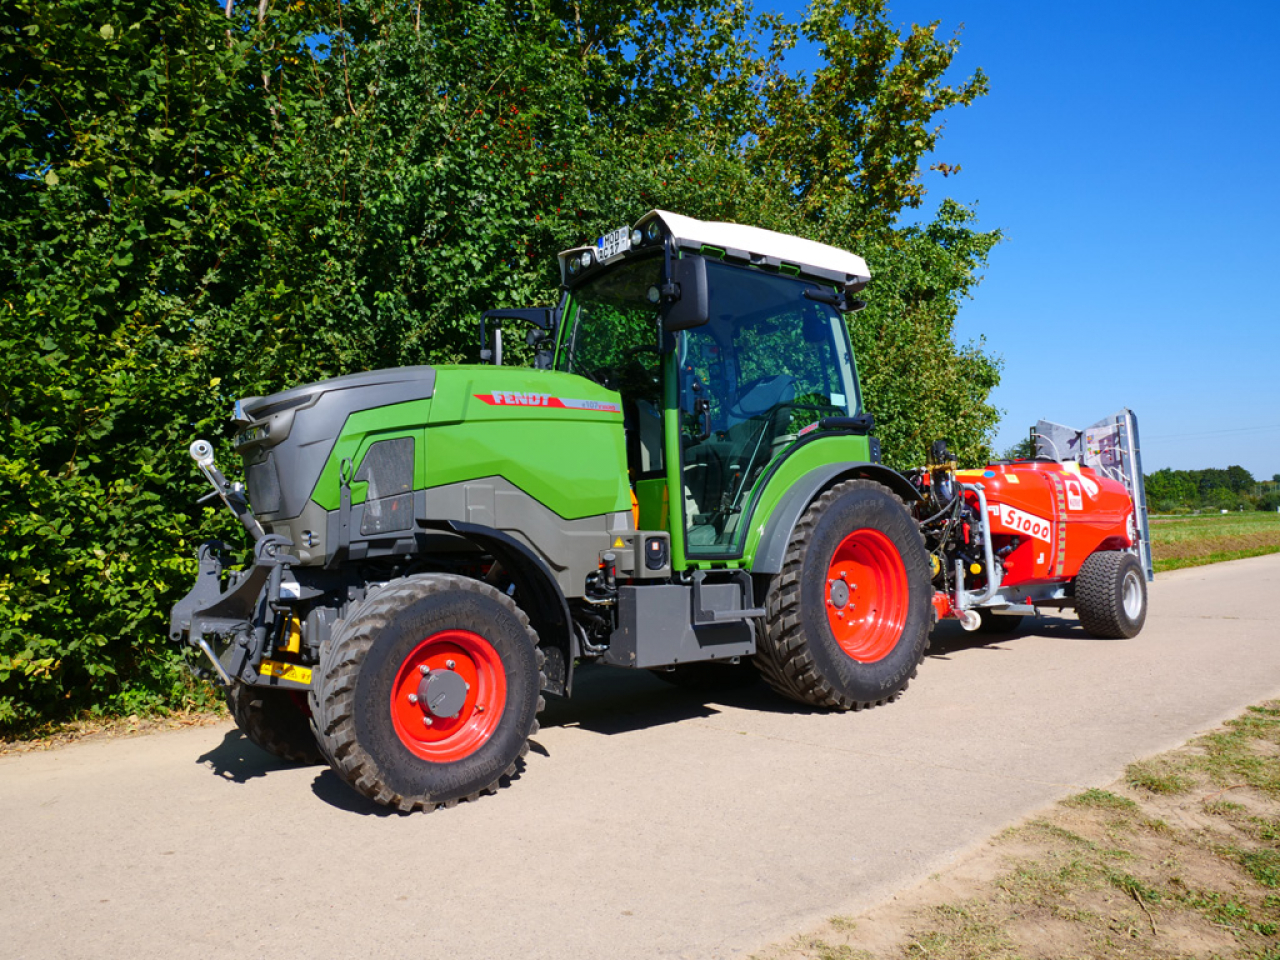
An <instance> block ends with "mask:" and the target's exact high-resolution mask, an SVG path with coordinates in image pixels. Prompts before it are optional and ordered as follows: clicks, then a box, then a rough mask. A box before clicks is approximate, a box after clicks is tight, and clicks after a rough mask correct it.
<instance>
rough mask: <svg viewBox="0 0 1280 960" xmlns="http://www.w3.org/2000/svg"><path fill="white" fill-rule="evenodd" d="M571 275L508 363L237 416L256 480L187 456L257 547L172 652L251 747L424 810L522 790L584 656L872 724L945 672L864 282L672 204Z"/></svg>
mask: <svg viewBox="0 0 1280 960" xmlns="http://www.w3.org/2000/svg"><path fill="white" fill-rule="evenodd" d="M560 267H561V276H562V297H561V300H560V303H559V306H558V307H556V308H554V309H526V310H500V311H490V312H489V313H487V314H485V316H484V319H483V321H482V323H481V341H482V346H483V347H484V349H483V350H482V354H481V356H482V358H483V359H484V360H486V361H487V362H486V363H483V364H480V365H473V366H440V367H425V366H423V367H404V368H399V369H392V370H375V371H370V372H366V373H359V374H354V375H351V376H345V377H339V378H336V379H333V380H327V381H324V382H321V383H316V384H310V385H307V386H301V387H296V388H294V389H291V390H286V391H284V392H282V393H277V394H273V395H272V396H268V397H248V398H245V399H242V400H240V401H239V402H238V403H237V404H236V407H235V423H236V436H235V447H236V450H237V452H238V453H239V455H240V457H241V458H242V460H243V463H244V476H245V483H244V484H243V485H242V484H240V483H230V482H228V481H227V480H226V478H225V477H224V476H223V474H222V473H221V472H220V471H219V469H218V467H217V466H216V465H215V463H214V458H213V452H212V447H211V446H210V445H209V444H208V443H206V442H204V441H198V442H196V443H195V444H193V445H192V449H191V453H192V456H193V457H194V458H195V460H196V461H197V464H198V465H199V467H200V469H201V470H202V471H203V472H204V473H205V475H206V476H207V477H208V479H209V480H210V482H211V483H212V484H213V486H214V488H215V490H216V492H217V494H218V495H219V496H220V497H221V498H222V499H223V501H224V502H225V503H226V504H227V505H228V506H229V507H230V508H231V509H232V511H233V512H234V513H236V515H237V516H238V517H239V518H240V519H241V521H242V522H243V523H244V525H245V527H246V528H247V529H248V531H249V533H250V535H251V536H252V538H253V540H254V551H253V553H254V555H253V562H252V564H251V565H249V566H248V567H247V568H244V569H232V564H231V562H230V557H229V549H228V547H226V546H225V545H224V544H220V543H207V544H204V545H203V546H202V547H201V548H200V553H199V573H198V575H197V579H196V584H195V586H194V588H193V589H192V590H191V592H190V593H189V594H188V595H187V596H186V597H185V598H184V599H183V600H182V601H181V602H179V603H178V604H177V605H176V606H175V607H174V609H173V614H172V624H171V635H172V637H173V639H174V640H176V641H180V642H184V643H186V644H189V645H190V646H191V647H192V648H195V649H198V650H200V651H203V653H204V654H205V655H206V656H207V658H208V660H209V662H210V663H211V665H212V670H213V673H214V674H215V675H216V679H218V680H219V681H220V682H221V683H222V684H224V685H225V688H226V695H227V699H228V702H229V704H230V707H231V711H232V714H233V716H234V717H235V720H236V722H237V723H238V724H239V726H240V728H241V730H242V731H243V732H244V733H245V735H246V736H247V737H248V738H249V739H250V740H252V741H253V742H255V743H257V744H258V745H259V746H262V747H263V748H265V749H266V750H268V751H270V752H272V753H274V754H276V755H278V756H280V757H283V758H285V759H289V760H295V761H304V762H320V761H322V760H323V761H327V762H328V763H329V764H331V765H332V767H333V769H334V770H335V771H336V772H337V773H338V775H339V776H340V777H342V779H344V780H345V781H346V782H347V783H349V784H350V785H351V786H352V787H354V788H355V789H356V790H358V791H359V792H360V793H362V794H364V795H365V796H367V797H370V798H372V799H373V800H375V801H377V802H379V803H382V804H387V805H390V806H394V807H397V808H399V809H400V810H403V811H411V810H414V809H418V808H426V809H432V808H434V807H436V806H441V805H443V806H452V805H453V804H455V803H456V802H457V801H459V800H464V799H474V798H475V797H477V796H479V795H480V794H482V793H486V792H492V791H494V790H495V789H497V787H498V786H499V785H500V784H501V783H502V781H503V780H504V778H506V777H508V776H510V774H511V773H512V772H513V771H514V769H515V767H516V764H517V761H518V760H519V758H520V757H521V756H523V755H524V753H525V752H526V750H527V749H528V741H529V738H530V736H531V735H533V734H534V733H535V732H536V731H537V729H538V727H537V719H536V718H537V715H538V712H539V710H540V709H541V708H542V706H543V695H544V694H545V693H550V694H554V695H557V696H565V697H567V696H569V695H570V694H571V693H572V690H573V683H574V670H575V667H576V666H577V665H579V664H582V663H584V662H598V663H603V664H609V665H612V666H616V667H622V668H628V669H633V670H636V669H638V670H650V671H654V672H655V673H657V674H658V675H660V676H664V677H666V678H669V679H671V680H673V681H675V682H677V683H690V684H706V683H720V682H723V683H732V682H734V681H735V680H736V679H738V678H739V677H740V675H741V673H742V672H743V671H748V672H750V673H751V675H753V676H754V674H755V672H757V671H758V673H759V674H760V675H762V676H763V678H764V679H765V680H766V681H767V682H768V683H769V684H770V685H771V686H772V687H773V688H774V689H775V690H776V691H778V692H779V693H780V694H782V695H783V696H786V697H789V698H791V699H793V700H796V701H799V702H801V703H804V704H809V705H812V706H814V707H820V708H829V709H835V710H857V709H860V708H862V707H868V706H874V705H876V704H881V703H886V702H888V701H891V700H893V699H895V698H896V697H897V696H898V695H899V694H900V693H901V692H902V691H903V689H904V688H905V687H906V686H907V683H908V681H909V680H910V679H911V678H912V677H913V676H914V675H915V673H916V669H917V667H918V665H919V663H920V660H921V658H922V657H923V655H924V651H925V647H926V644H927V640H928V634H929V630H930V627H931V625H932V620H933V607H932V605H931V599H932V596H933V588H932V587H931V584H930V579H931V569H930V559H929V555H928V553H927V552H926V547H925V543H924V539H923V537H922V535H921V532H920V529H919V526H918V525H917V523H916V521H915V519H914V518H913V516H912V513H911V511H910V510H909V509H908V506H907V503H914V502H916V501H918V500H919V499H920V494H919V493H918V492H917V490H916V487H915V486H913V485H912V483H911V482H910V481H908V480H907V479H906V478H904V477H903V476H901V475H900V474H898V473H896V472H894V471H892V470H890V469H888V468H887V467H884V466H882V465H881V464H880V462H879V461H880V457H879V447H878V443H877V441H876V440H875V439H874V437H873V436H872V435H871V434H872V427H873V424H872V419H871V417H870V416H869V415H868V414H867V413H866V412H865V411H864V409H863V406H862V399H861V395H860V392H859V387H858V378H857V371H856V368H855V364H854V357H853V352H852V349H851V347H850V343H849V335H848V330H847V327H846V323H845V317H844V313H846V312H848V311H850V310H856V309H858V308H859V307H861V306H862V304H861V303H860V302H859V301H858V300H856V299H854V297H855V295H856V294H857V293H858V291H859V290H861V289H862V288H863V287H864V286H865V285H866V283H867V282H868V280H869V278H870V277H869V271H868V269H867V266H866V263H865V262H864V261H863V260H862V259H861V258H860V257H857V256H854V255H853V254H850V253H847V252H845V251H842V250H838V249H836V248H834V247H829V246H826V245H823V244H819V243H814V242H811V241H807V240H803V239H800V238H797V237H790V236H785V235H782V234H778V233H773V232H770V231H767V230H761V229H757V228H753V227H746V226H739V225H733V224H725V223H708V222H700V221H698V220H693V219H690V218H688V217H683V216H677V215H674V214H670V213H666V212H663V211H653V212H651V213H649V214H647V215H646V216H645V217H643V218H642V219H641V220H640V221H639V222H638V223H637V224H636V225H635V226H634V227H633V228H623V229H619V230H617V231H614V232H613V233H611V234H609V235H608V236H606V237H603V238H601V239H600V240H599V241H597V243H596V244H595V245H594V246H587V247H581V248H577V249H573V250H569V251H566V252H565V253H562V254H561V255H560ZM516 324H522V325H527V327H528V330H527V332H526V336H525V339H526V342H527V343H528V345H529V346H530V347H531V348H532V352H533V354H534V355H535V357H536V359H535V362H534V365H533V367H512V366H504V365H503V364H502V330H503V327H504V325H505V326H506V327H507V328H508V329H510V328H511V327H512V326H513V325H516Z"/></svg>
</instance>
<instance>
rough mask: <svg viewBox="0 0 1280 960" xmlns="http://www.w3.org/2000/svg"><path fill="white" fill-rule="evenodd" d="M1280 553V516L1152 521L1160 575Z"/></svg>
mask: <svg viewBox="0 0 1280 960" xmlns="http://www.w3.org/2000/svg"><path fill="white" fill-rule="evenodd" d="M1269 553H1280V513H1263V512H1261V511H1258V510H1255V511H1252V512H1246V513H1228V514H1206V515H1203V516H1198V517H1176V518H1174V517H1166V518H1161V519H1157V520H1153V521H1152V522H1151V556H1152V560H1153V561H1154V565H1155V568H1156V572H1157V573H1158V572H1160V571H1163V570H1179V569H1181V568H1183V567H1199V566H1203V565H1204V564H1207V563H1221V562H1222V561H1224V560H1243V559H1245V558H1247V557H1260V556H1264V555H1266V554H1269Z"/></svg>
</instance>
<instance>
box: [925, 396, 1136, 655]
mask: <svg viewBox="0 0 1280 960" xmlns="http://www.w3.org/2000/svg"><path fill="white" fill-rule="evenodd" d="M1137 437H1138V425H1137V418H1136V416H1135V415H1134V414H1133V412H1132V411H1130V410H1124V411H1121V412H1120V413H1119V414H1116V415H1115V416H1113V417H1109V418H1107V419H1106V420H1103V421H1101V422H1099V423H1097V424H1095V425H1094V426H1092V427H1089V428H1087V429H1085V430H1075V429H1073V428H1070V427H1063V426H1061V425H1059V424H1054V423H1050V422H1048V421H1041V422H1040V423H1039V424H1038V425H1037V426H1036V428H1035V430H1034V431H1033V439H1034V440H1035V445H1036V453H1037V455H1036V457H1035V458H1033V459H1029V460H1014V461H998V462H995V463H992V464H990V465H988V466H987V467H985V468H984V469H981V470H957V469H956V465H955V463H954V462H953V461H952V459H951V456H950V454H949V453H948V452H947V448H946V444H945V442H942V441H939V442H938V443H935V444H934V445H933V449H932V451H931V457H930V463H929V464H928V465H927V466H926V467H924V468H922V469H920V470H916V471H912V473H911V474H910V477H911V479H912V481H913V483H915V485H916V487H917V489H918V490H919V491H920V494H921V501H922V503H923V504H927V505H928V506H927V508H926V509H928V510H931V511H932V513H931V515H921V516H920V521H921V529H922V531H923V532H924V534H925V542H926V544H927V546H928V547H929V550H930V562H931V565H932V571H933V577H934V588H935V593H934V598H933V604H934V610H935V611H936V613H937V615H938V617H939V618H940V619H946V618H954V619H958V620H959V621H960V623H961V624H962V625H963V626H964V627H965V628H966V629H968V630H984V631H987V632H991V633H1003V632H1006V631H1009V630H1013V629H1014V628H1016V627H1017V626H1018V624H1019V622H1020V621H1021V619H1022V617H1023V616H1026V615H1029V614H1038V613H1039V612H1040V611H1041V610H1042V609H1045V608H1050V609H1053V608H1057V609H1061V608H1072V607H1074V608H1075V611H1076V614H1077V615H1078V616H1079V618H1080V621H1081V623H1082V625H1083V626H1084V628H1085V629H1086V630H1088V631H1089V632H1090V633H1092V634H1094V635H1096V636H1101V637H1115V638H1119V637H1132V636H1135V635H1136V634H1137V633H1138V631H1140V630H1141V629H1142V625H1143V622H1144V621H1145V620H1146V615H1147V586H1146V585H1147V581H1148V580H1150V579H1151V578H1152V568H1151V551H1150V537H1149V535H1148V529H1147V511H1146V501H1145V495H1144V492H1143V485H1142V463H1141V458H1140V456H1139V452H1138V442H1137ZM920 509H921V508H920V507H919V506H918V507H917V510H918V511H920Z"/></svg>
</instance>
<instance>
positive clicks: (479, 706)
mask: <svg viewBox="0 0 1280 960" xmlns="http://www.w3.org/2000/svg"><path fill="white" fill-rule="evenodd" d="M476 713H484V704H483V703H477V704H476Z"/></svg>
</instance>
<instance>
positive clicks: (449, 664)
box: [444, 660, 457, 670]
mask: <svg viewBox="0 0 1280 960" xmlns="http://www.w3.org/2000/svg"><path fill="white" fill-rule="evenodd" d="M444 665H445V666H446V667H448V668H449V669H450V670H452V669H453V668H454V667H456V666H457V664H456V663H454V662H453V661H452V660H446V661H445V662H444Z"/></svg>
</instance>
